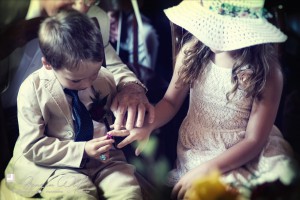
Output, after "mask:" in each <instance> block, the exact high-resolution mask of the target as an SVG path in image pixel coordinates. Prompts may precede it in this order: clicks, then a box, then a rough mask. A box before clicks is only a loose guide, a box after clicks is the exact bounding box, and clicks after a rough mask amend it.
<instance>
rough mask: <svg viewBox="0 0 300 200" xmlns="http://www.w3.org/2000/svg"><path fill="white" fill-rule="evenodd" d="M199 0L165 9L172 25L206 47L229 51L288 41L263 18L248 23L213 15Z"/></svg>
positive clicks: (188, 0)
mask: <svg viewBox="0 0 300 200" xmlns="http://www.w3.org/2000/svg"><path fill="white" fill-rule="evenodd" d="M199 2H200V0H197V1H195V0H184V1H182V2H181V3H180V4H179V5H177V6H174V7H171V8H168V9H165V10H164V12H165V14H166V16H167V17H168V18H169V20H170V21H171V22H173V23H174V24H176V25H178V26H180V27H182V28H184V29H186V30H187V31H189V32H190V33H192V34H193V35H194V36H195V37H197V38H198V39H199V40H200V41H201V42H203V43H204V44H205V45H206V46H208V47H210V48H212V49H215V50H220V51H230V50H236V49H241V48H244V47H248V46H253V45H257V44H264V43H280V42H284V41H285V40H286V39H287V36H286V35H285V34H283V33H282V32H281V31H280V30H279V29H278V28H276V27H275V26H274V25H272V24H271V23H269V22H268V21H267V20H266V19H264V18H258V19H252V18H251V19H249V18H239V17H230V16H224V15H219V14H216V13H212V12H211V11H208V10H206V9H205V8H204V7H203V6H201V5H200V3H199Z"/></svg>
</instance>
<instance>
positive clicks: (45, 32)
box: [5, 10, 142, 199]
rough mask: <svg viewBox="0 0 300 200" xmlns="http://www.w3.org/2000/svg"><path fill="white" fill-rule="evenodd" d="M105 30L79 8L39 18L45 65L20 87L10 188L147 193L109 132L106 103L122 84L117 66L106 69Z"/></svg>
mask: <svg viewBox="0 0 300 200" xmlns="http://www.w3.org/2000/svg"><path fill="white" fill-rule="evenodd" d="M100 37H101V34H100V32H99V29H98V28H97V26H96V25H95V24H94V23H93V21H92V20H91V19H89V18H88V17H87V16H86V15H84V14H81V13H80V12H78V11H74V10H69V11H62V12H60V13H58V14H57V15H55V16H53V17H50V18H47V19H46V20H45V21H44V22H43V23H42V24H41V26H40V31H39V43H40V47H41V50H42V53H43V58H42V63H43V67H42V68H41V69H39V70H37V71H36V72H34V73H32V74H31V75H30V76H29V77H28V78H27V79H26V80H25V81H24V82H23V83H22V85H21V87H20V90H19V94H18V100H17V102H18V122H19V130H20V133H19V138H18V140H17V143H16V145H15V149H14V156H13V158H12V159H11V161H10V163H9V165H8V167H7V169H6V172H5V173H6V177H13V179H7V180H10V181H7V186H8V187H9V188H10V189H11V190H12V191H14V192H16V193H18V194H20V195H22V196H25V197H32V196H34V195H36V194H37V193H39V194H40V196H42V197H43V198H46V199H48V198H51V199H52V198H54V199H61V198H66V199H98V197H99V196H101V197H104V198H105V199H142V197H141V189H140V187H139V184H138V182H137V180H136V178H135V176H134V167H133V166H131V165H129V164H128V163H127V162H126V159H125V157H124V154H123V153H122V152H121V151H120V150H117V149H115V148H114V147H113V146H112V145H113V143H114V140H113V139H111V138H110V137H109V135H108V136H107V135H106V132H107V131H108V130H107V129H108V126H107V120H106V118H105V117H106V116H110V115H109V114H107V113H106V112H104V111H105V108H109V106H110V102H111V100H112V97H113V96H114V94H115V93H116V86H115V82H114V79H113V76H112V74H111V73H110V72H108V70H106V69H105V68H102V69H101V70H100V68H101V65H102V62H103V58H104V54H103V44H102V43H101V39H100ZM74 94H76V95H74ZM77 94H78V95H77ZM78 96H79V99H78ZM81 102H82V103H83V104H84V106H83V107H84V108H82V107H81V111H78V110H77V109H76V108H77V107H80V106H79V105H82V104H81ZM86 108H87V109H89V110H90V113H91V114H92V118H93V121H92V119H91V117H90V115H89V114H86V112H87V110H86ZM95 108H96V109H95ZM84 110H85V111H86V112H84ZM95 110H96V111H95ZM78 112H79V113H78ZM84 115H86V118H85V119H84V120H83V121H81V120H82V119H80V118H82V116H84ZM99 116H104V117H101V118H100V119H99ZM96 118H97V119H96ZM104 122H106V123H104ZM105 125H106V126H105ZM82 129H83V130H82ZM81 130H82V131H81ZM82 134H83V135H82ZM88 134H90V135H88Z"/></svg>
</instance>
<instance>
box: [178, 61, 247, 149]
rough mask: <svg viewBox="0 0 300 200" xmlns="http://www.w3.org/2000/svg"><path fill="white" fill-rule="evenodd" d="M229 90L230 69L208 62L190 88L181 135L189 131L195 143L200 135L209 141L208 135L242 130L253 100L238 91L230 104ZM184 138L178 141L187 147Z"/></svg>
mask: <svg viewBox="0 0 300 200" xmlns="http://www.w3.org/2000/svg"><path fill="white" fill-rule="evenodd" d="M232 87H233V84H232V83H231V69H227V68H222V67H218V66H216V65H215V64H213V63H212V62H210V65H208V66H207V67H206V69H205V71H204V73H203V74H202V76H201V77H200V78H199V79H198V80H197V81H196V82H195V84H194V85H193V87H192V88H191V91H190V92H191V93H190V107H189V110H188V113H187V116H186V118H185V120H184V122H183V124H182V126H181V130H180V132H185V133H187V132H188V135H189V136H188V137H192V138H194V139H196V141H197V140H199V139H200V137H201V135H202V136H203V134H204V133H203V132H206V133H207V134H205V135H206V136H205V137H206V138H207V137H208V138H209V137H211V134H210V132H215V131H218V132H220V131H222V130H223V131H226V132H232V131H233V132H237V131H238V132H239V131H242V130H245V128H246V125H247V122H248V119H249V115H250V110H251V105H252V98H246V97H245V92H244V91H242V90H238V91H237V93H236V95H235V96H234V97H233V98H232V99H231V101H228V100H227V99H226V94H227V93H228V92H229V91H230V90H231V89H232ZM201 130H205V131H203V132H202V131H201ZM208 132H209V133H208ZM200 133H201V135H200ZM182 134H183V133H182ZM182 134H181V135H182ZM185 135H186V134H183V135H182V136H183V137H181V139H183V143H184V144H186V145H188V143H189V142H188V140H187V137H185ZM206 140H207V139H206ZM188 146H189V145H188Z"/></svg>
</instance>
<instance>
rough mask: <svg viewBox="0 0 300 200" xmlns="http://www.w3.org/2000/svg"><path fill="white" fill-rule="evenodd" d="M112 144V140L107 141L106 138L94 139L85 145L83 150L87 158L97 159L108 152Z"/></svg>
mask: <svg viewBox="0 0 300 200" xmlns="http://www.w3.org/2000/svg"><path fill="white" fill-rule="evenodd" d="M114 142H115V141H114V140H113V139H108V138H107V136H102V137H99V138H94V139H92V140H89V141H87V142H86V143H85V146H84V150H85V153H86V154H87V155H88V156H89V157H92V158H96V159H99V157H100V155H101V154H104V153H105V152H107V151H109V149H110V148H111V147H112V145H113V143H114Z"/></svg>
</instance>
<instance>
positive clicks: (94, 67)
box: [46, 61, 102, 90]
mask: <svg viewBox="0 0 300 200" xmlns="http://www.w3.org/2000/svg"><path fill="white" fill-rule="evenodd" d="M101 65H102V62H90V61H84V62H81V64H79V67H78V69H75V70H72V71H70V70H68V69H66V68H65V67H64V68H61V69H59V70H54V73H55V75H56V77H57V79H58V81H59V82H60V84H61V85H62V86H63V87H64V88H68V89H71V90H84V89H86V88H89V87H91V86H92V84H93V82H94V81H95V80H96V78H97V77H98V73H99V70H100V68H101ZM46 68H47V67H46ZM51 69H52V70H53V68H51Z"/></svg>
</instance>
